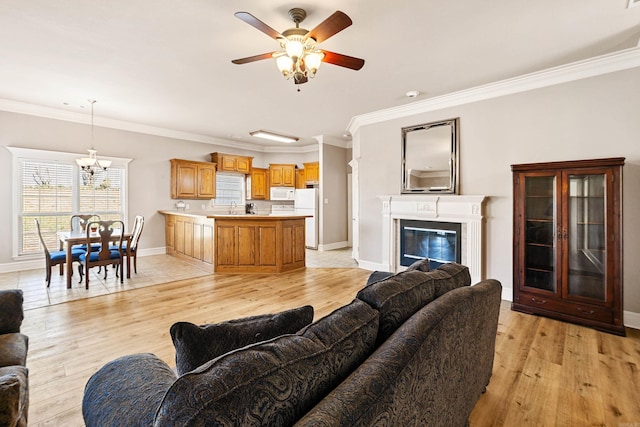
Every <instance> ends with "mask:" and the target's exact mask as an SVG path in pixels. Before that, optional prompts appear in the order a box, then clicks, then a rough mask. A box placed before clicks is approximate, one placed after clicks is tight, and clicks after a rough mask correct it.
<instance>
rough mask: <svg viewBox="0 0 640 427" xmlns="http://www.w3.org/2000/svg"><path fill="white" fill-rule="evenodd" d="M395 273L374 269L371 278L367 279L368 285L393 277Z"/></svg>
mask: <svg viewBox="0 0 640 427" xmlns="http://www.w3.org/2000/svg"><path fill="white" fill-rule="evenodd" d="M393 275H394V274H393V273H391V272H389V271H374V272H373V273H371V274H370V275H369V278H368V279H367V286H369V285H370V284H372V283H376V282H379V281H381V280H384V279H386V278H387V277H391V276H393Z"/></svg>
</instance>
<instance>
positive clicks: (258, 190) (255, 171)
mask: <svg viewBox="0 0 640 427" xmlns="http://www.w3.org/2000/svg"><path fill="white" fill-rule="evenodd" d="M251 199H252V200H269V171H268V170H267V169H264V168H252V169H251Z"/></svg>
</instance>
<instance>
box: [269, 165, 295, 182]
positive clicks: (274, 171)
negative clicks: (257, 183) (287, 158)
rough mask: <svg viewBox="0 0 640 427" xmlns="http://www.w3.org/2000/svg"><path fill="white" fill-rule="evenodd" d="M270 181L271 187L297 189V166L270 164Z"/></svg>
mask: <svg viewBox="0 0 640 427" xmlns="http://www.w3.org/2000/svg"><path fill="white" fill-rule="evenodd" d="M269 181H270V185H271V187H295V185H296V165H295V164H281V163H279V164H270V165H269Z"/></svg>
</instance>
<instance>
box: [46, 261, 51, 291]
mask: <svg viewBox="0 0 640 427" xmlns="http://www.w3.org/2000/svg"><path fill="white" fill-rule="evenodd" d="M44 279H45V280H46V281H47V288H48V287H49V285H51V266H50V265H47V271H46V275H45V278H44Z"/></svg>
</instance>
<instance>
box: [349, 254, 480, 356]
mask: <svg viewBox="0 0 640 427" xmlns="http://www.w3.org/2000/svg"><path fill="white" fill-rule="evenodd" d="M470 284H471V275H470V274H469V268H468V267H466V266H464V265H461V264H456V263H449V264H443V265H441V266H440V267H438V268H437V269H436V270H433V271H429V272H424V271H419V270H413V271H410V270H407V271H403V272H400V273H398V274H395V275H392V276H389V277H386V278H384V279H382V280H379V281H375V282H372V283H369V284H368V285H367V286H366V287H365V288H364V289H362V290H361V291H360V292H358V295H357V298H358V299H360V300H362V301H364V302H366V303H367V304H369V305H370V306H371V307H373V308H375V309H376V310H378V311H379V312H380V328H379V331H378V338H377V340H376V345H380V344H382V343H383V342H384V341H385V340H386V339H387V338H388V337H389V336H391V334H393V333H394V332H395V330H396V329H398V327H399V326H400V325H402V324H403V323H404V322H405V321H406V320H407V319H408V318H409V317H411V316H413V314H414V313H415V312H417V311H418V310H420V309H421V308H422V307H424V306H425V305H427V304H428V303H430V302H431V301H433V300H434V299H436V298H438V297H440V296H442V295H444V294H445V293H447V292H449V291H450V290H452V289H455V288H459V287H461V286H469V285H470Z"/></svg>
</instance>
